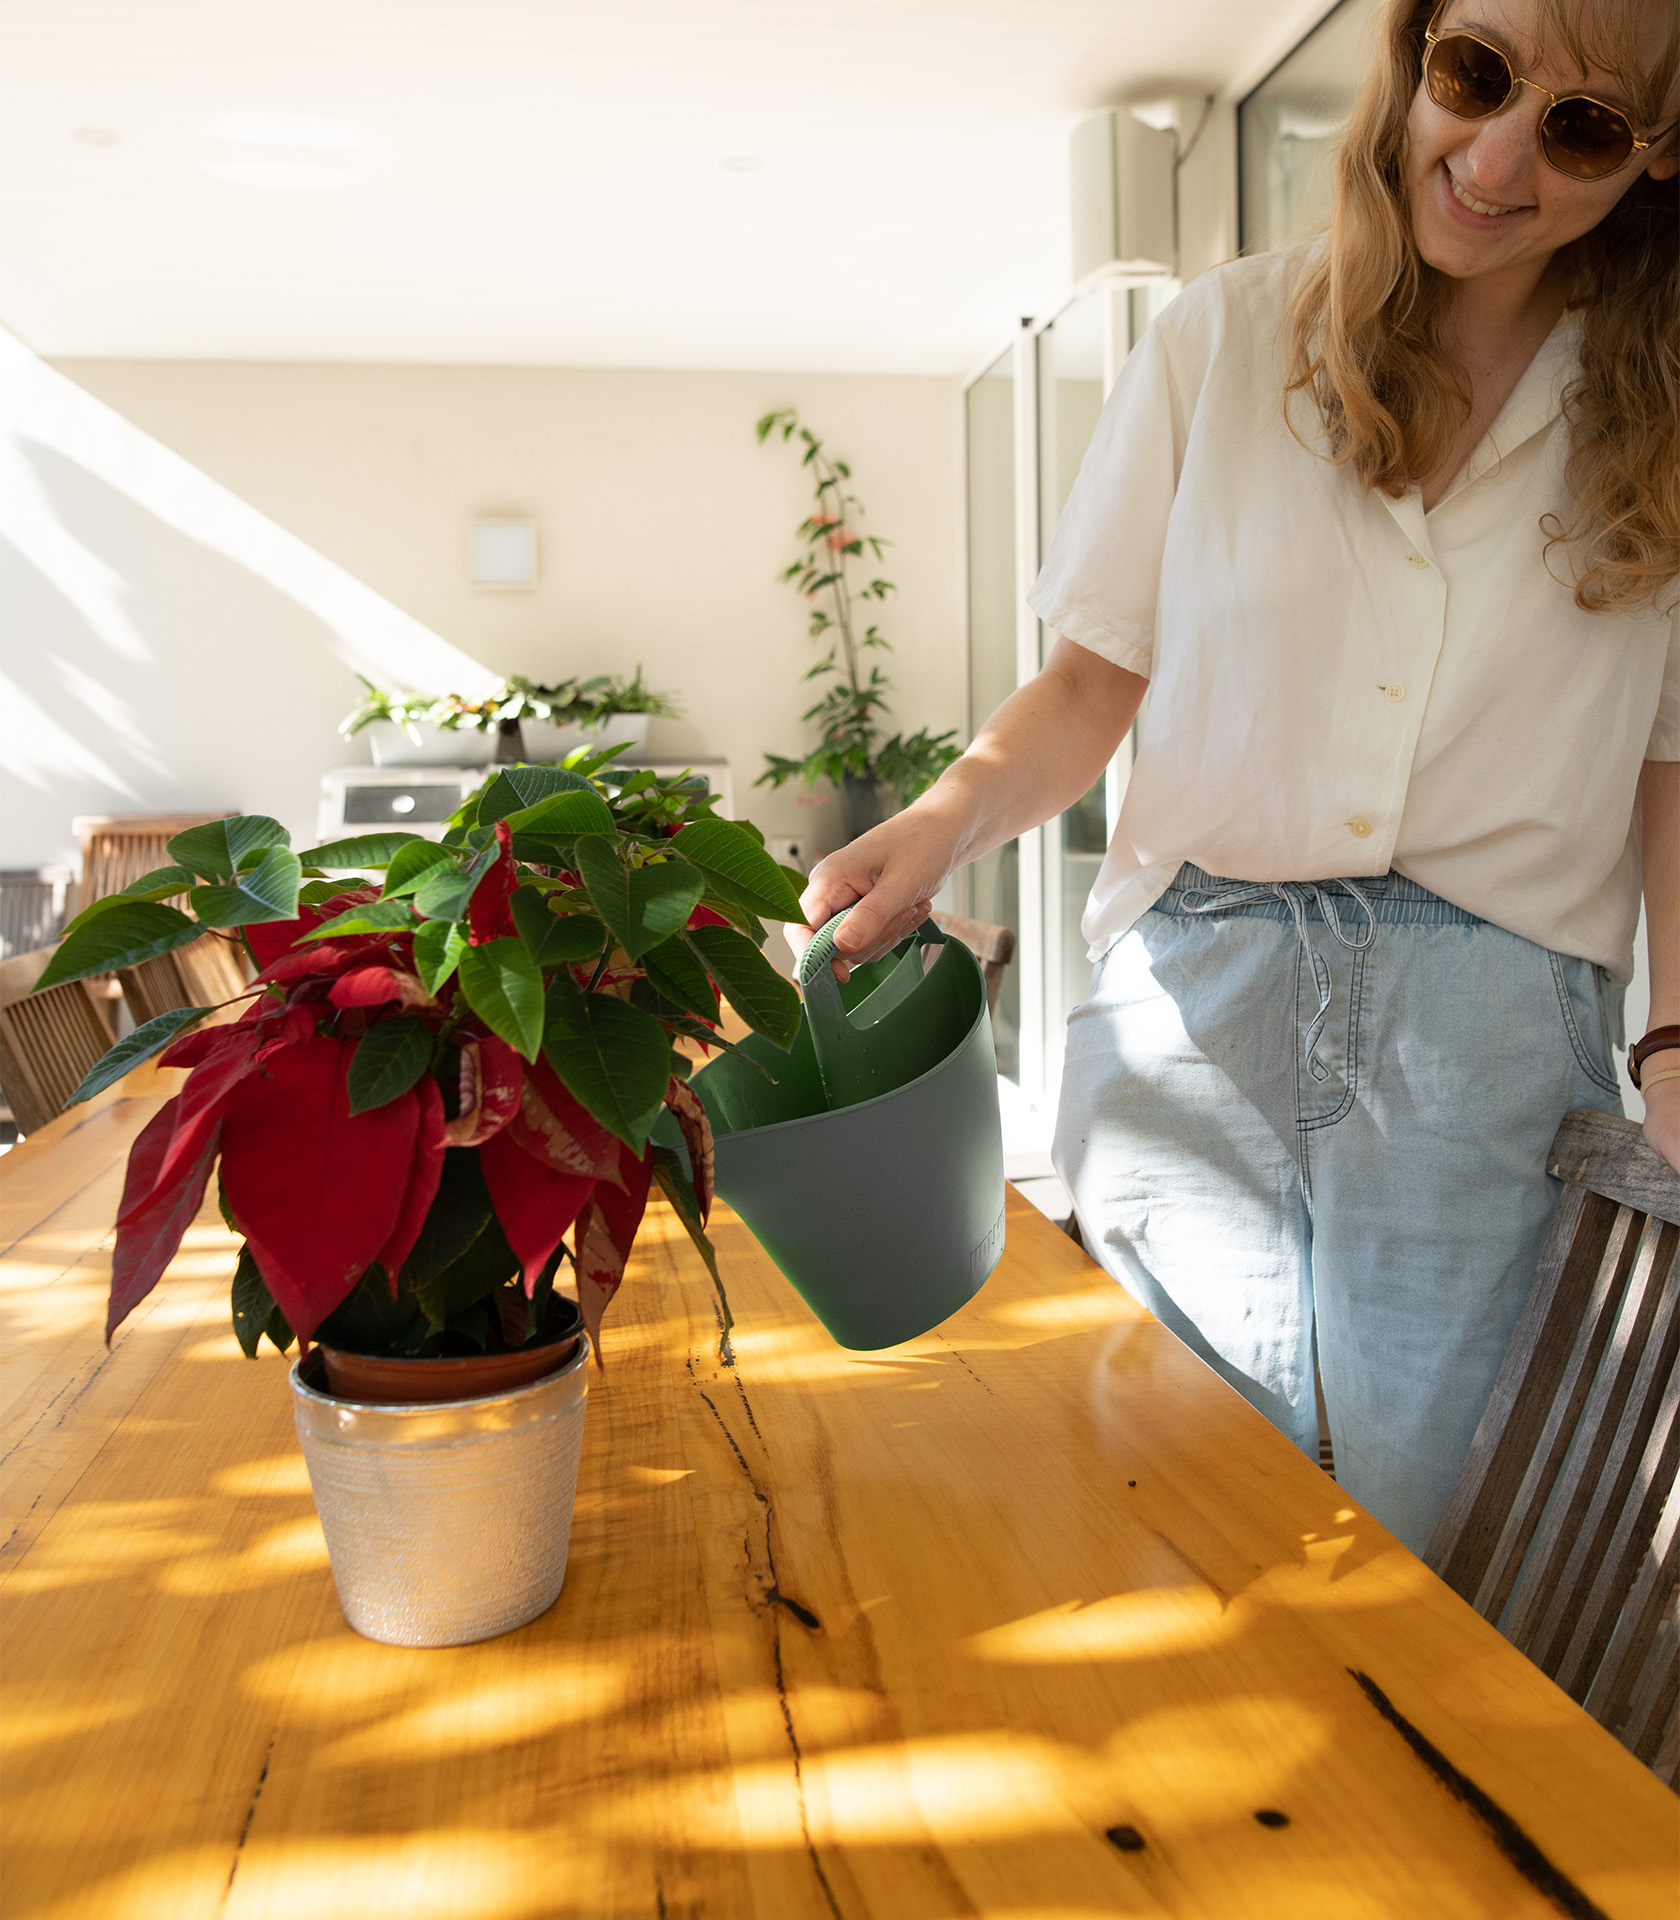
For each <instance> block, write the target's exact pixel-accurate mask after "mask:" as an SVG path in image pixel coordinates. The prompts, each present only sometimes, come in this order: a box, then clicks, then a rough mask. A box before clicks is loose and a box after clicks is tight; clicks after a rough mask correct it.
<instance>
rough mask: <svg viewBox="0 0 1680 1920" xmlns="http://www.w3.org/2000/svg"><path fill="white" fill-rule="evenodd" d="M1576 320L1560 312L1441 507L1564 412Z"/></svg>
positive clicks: (1572, 373)
mask: <svg viewBox="0 0 1680 1920" xmlns="http://www.w3.org/2000/svg"><path fill="white" fill-rule="evenodd" d="M1580 349H1581V316H1580V314H1579V313H1578V312H1577V311H1575V310H1573V309H1571V310H1569V311H1566V312H1565V313H1563V314H1562V315H1561V316H1560V317H1559V319H1558V322H1557V324H1556V326H1554V327H1553V328H1552V330H1551V332H1550V333H1549V334H1547V335H1546V338H1545V339H1544V340H1543V341H1542V342H1541V344H1540V351H1539V352H1538V353H1537V354H1535V356H1534V358H1533V359H1532V360H1531V361H1529V363H1528V366H1527V367H1526V368H1525V369H1524V372H1523V376H1522V378H1521V379H1520V380H1519V381H1518V382H1517V384H1516V386H1515V387H1513V388H1512V390H1511V396H1510V398H1509V399H1508V400H1507V401H1506V402H1505V404H1504V406H1502V407H1501V408H1500V409H1499V413H1498V415H1497V417H1496V418H1495V420H1494V423H1493V425H1492V426H1491V427H1489V428H1488V430H1487V432H1486V433H1485V434H1484V435H1483V436H1482V438H1481V441H1480V443H1479V444H1478V445H1477V447H1476V449H1475V451H1474V452H1473V453H1472V454H1471V456H1470V458H1469V459H1468V460H1467V461H1466V462H1465V463H1464V469H1463V471H1462V472H1461V473H1460V474H1459V476H1458V478H1457V479H1456V480H1455V481H1454V482H1453V484H1452V485H1451V486H1450V487H1449V488H1448V489H1447V491H1446V493H1445V494H1444V495H1443V496H1442V498H1441V501H1440V502H1439V503H1438V504H1440V505H1443V506H1444V505H1445V504H1446V502H1447V501H1448V500H1450V499H1451V498H1452V496H1453V495H1454V494H1455V493H1457V492H1459V491H1460V490H1461V489H1462V488H1464V487H1467V486H1469V485H1470V484H1471V483H1472V482H1473V481H1476V480H1480V479H1481V478H1482V477H1483V475H1484V474H1488V473H1491V472H1493V470H1494V469H1495V468H1496V467H1497V466H1498V465H1499V463H1500V462H1501V461H1502V460H1504V459H1506V458H1507V457H1508V456H1509V455H1511V454H1513V453H1515V452H1516V450H1517V448H1518V447H1520V446H1521V445H1522V444H1523V442H1524V441H1525V440H1531V439H1533V437H1534V436H1535V434H1537V433H1541V432H1544V431H1545V429H1546V428H1548V427H1549V426H1550V425H1551V424H1552V422H1553V421H1554V420H1556V419H1557V418H1558V416H1559V415H1560V414H1561V413H1562V412H1563V397H1564V394H1565V393H1566V392H1567V391H1568V389H1569V385H1570V382H1571V381H1572V380H1574V379H1575V377H1576V375H1577V373H1578V372H1579V370H1580V357H1581V356H1580Z"/></svg>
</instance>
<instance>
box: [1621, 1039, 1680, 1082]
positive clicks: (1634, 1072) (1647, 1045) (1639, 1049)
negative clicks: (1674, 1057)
mask: <svg viewBox="0 0 1680 1920" xmlns="http://www.w3.org/2000/svg"><path fill="white" fill-rule="evenodd" d="M1671 1047H1680V1027H1653V1028H1652V1029H1651V1031H1650V1032H1649V1033H1648V1034H1646V1036H1645V1038H1644V1039H1643V1040H1636V1041H1634V1043H1633V1045H1632V1046H1631V1047H1629V1048H1628V1078H1629V1079H1630V1080H1631V1081H1632V1082H1633V1084H1634V1085H1635V1086H1636V1087H1637V1086H1640V1085H1642V1084H1643V1083H1642V1081H1641V1080H1640V1077H1639V1075H1640V1070H1641V1069H1642V1068H1643V1067H1644V1065H1645V1062H1646V1061H1647V1060H1649V1059H1650V1057H1651V1055H1652V1054H1654V1053H1666V1052H1667V1051H1668V1050H1669V1049H1670V1048H1671Z"/></svg>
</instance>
